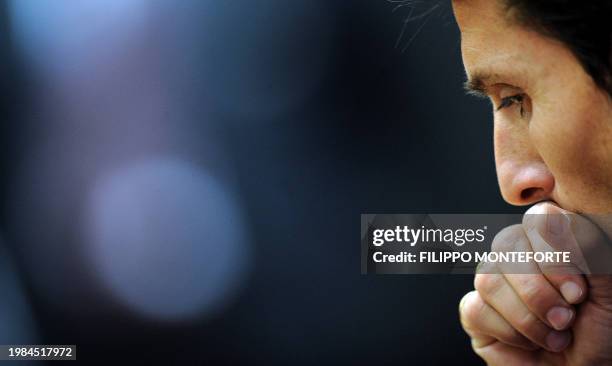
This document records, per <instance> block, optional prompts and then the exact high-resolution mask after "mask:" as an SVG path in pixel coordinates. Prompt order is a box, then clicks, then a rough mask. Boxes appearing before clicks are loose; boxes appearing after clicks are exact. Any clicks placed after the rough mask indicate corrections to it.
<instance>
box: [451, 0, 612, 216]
mask: <svg viewBox="0 0 612 366" xmlns="http://www.w3.org/2000/svg"><path fill="white" fill-rule="evenodd" d="M453 8H454V12H455V17H456V19H457V23H458V24H459V28H460V30H461V51H462V55H463V62H464V65H465V69H466V72H467V75H468V84H469V85H471V86H472V88H475V89H478V90H480V91H482V92H484V93H485V94H486V95H487V96H488V97H489V98H490V100H491V102H492V104H493V108H494V124H495V126H494V131H495V134H494V135H495V136H494V141H495V163H496V167H497V176H498V180H499V185H500V188H501V192H502V195H503V197H504V199H505V200H506V201H507V202H509V203H511V204H514V205H528V204H532V203H534V202H537V201H541V200H553V201H555V202H557V203H558V204H559V205H560V206H561V207H563V208H565V209H567V210H570V211H574V212H578V213H584V214H592V213H612V101H611V99H610V98H609V97H608V94H607V93H605V92H603V91H602V90H601V89H599V88H597V86H596V85H595V83H594V82H593V80H592V79H591V78H590V76H589V75H588V74H587V73H586V72H585V71H584V70H583V68H582V67H581V65H580V63H579V62H578V60H577V59H576V58H575V57H574V56H573V54H572V53H571V52H570V50H569V49H568V48H567V47H565V46H564V45H563V44H561V43H560V42H559V41H556V40H554V39H552V38H548V37H545V36H543V35H541V34H539V33H536V32H535V31H532V30H530V29H527V28H526V27H524V26H521V25H519V24H518V23H516V22H514V21H513V20H512V15H510V14H508V13H507V11H506V9H505V8H504V6H503V5H501V2H500V1H493V0H454V1H453Z"/></svg>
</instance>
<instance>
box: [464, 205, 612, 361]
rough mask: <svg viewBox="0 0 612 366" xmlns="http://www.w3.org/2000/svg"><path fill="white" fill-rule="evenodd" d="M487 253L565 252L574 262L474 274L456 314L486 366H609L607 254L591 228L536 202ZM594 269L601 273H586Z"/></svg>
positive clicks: (611, 296)
mask: <svg viewBox="0 0 612 366" xmlns="http://www.w3.org/2000/svg"><path fill="white" fill-rule="evenodd" d="M533 213H544V214H542V215H539V214H537V215H536V214H533ZM560 213H564V215H560ZM532 214H533V215H532ZM492 250H494V251H547V250H548V251H550V250H555V251H570V252H571V253H572V254H571V256H572V261H573V263H571V264H568V265H567V266H565V267H564V265H561V264H559V263H555V264H554V266H552V267H551V266H550V265H547V264H544V263H539V264H536V263H533V262H531V263H525V264H522V265H524V266H526V267H523V268H522V269H521V270H517V267H516V264H510V265H509V266H508V265H502V264H498V265H496V268H494V271H493V270H492V269H493V268H491V267H489V268H486V272H487V273H486V274H485V273H480V272H481V270H480V269H479V273H478V274H477V275H476V277H475V280H474V287H475V288H476V291H472V292H469V293H468V294H466V295H465V296H464V297H463V299H462V300H461V303H460V306H459V309H460V317H461V324H462V326H463V328H464V329H465V331H466V332H467V333H468V335H469V336H470V337H471V340H472V347H473V348H474V351H475V352H476V353H477V354H478V355H479V356H480V357H482V358H483V359H484V360H485V361H486V362H487V364H489V365H504V366H512V365H612V275H610V273H612V267H609V266H610V265H612V260H611V258H612V249H611V248H610V246H609V244H608V239H607V238H606V237H605V235H604V234H603V233H601V231H600V230H599V229H598V228H597V227H596V226H595V225H593V224H592V223H591V222H590V221H588V220H586V219H585V218H583V217H581V216H578V215H575V214H570V213H569V212H567V211H565V210H563V209H561V208H559V207H557V206H555V205H553V204H551V203H542V204H539V205H536V206H534V207H532V208H531V209H530V210H529V211H527V213H526V215H525V216H524V219H523V222H522V224H520V225H514V226H510V227H508V228H506V229H504V230H502V231H501V232H500V233H499V234H498V235H497V236H496V237H495V239H494V241H493V244H492ZM574 258H575V260H574ZM593 263H594V264H595V265H598V266H600V267H597V270H592V271H591V270H590V269H589V264H593ZM487 265H490V263H489V264H487ZM602 265H603V267H602ZM606 266H608V267H606ZM602 268H606V269H607V272H602V271H601V269H602ZM589 271H590V272H589ZM584 273H593V274H587V275H584ZM594 273H599V274H594ZM601 273H607V274H601Z"/></svg>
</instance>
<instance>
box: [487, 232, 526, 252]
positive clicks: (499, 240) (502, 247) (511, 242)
mask: <svg viewBox="0 0 612 366" xmlns="http://www.w3.org/2000/svg"><path fill="white" fill-rule="evenodd" d="M523 235H524V232H523V228H522V227H521V225H512V226H508V227H506V228H504V229H503V230H501V231H500V232H499V233H497V235H495V237H494V238H493V243H492V244H491V251H494V252H509V251H512V250H513V249H514V248H515V247H516V243H517V242H518V241H519V240H520V239H521V238H522V236H523Z"/></svg>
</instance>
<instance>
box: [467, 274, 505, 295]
mask: <svg viewBox="0 0 612 366" xmlns="http://www.w3.org/2000/svg"><path fill="white" fill-rule="evenodd" d="M502 280H503V278H502V276H501V275H500V274H477V275H476V277H474V288H475V289H476V290H477V291H478V292H480V293H483V294H491V293H495V292H496V291H497V290H498V289H499V288H500V287H501V286H502Z"/></svg>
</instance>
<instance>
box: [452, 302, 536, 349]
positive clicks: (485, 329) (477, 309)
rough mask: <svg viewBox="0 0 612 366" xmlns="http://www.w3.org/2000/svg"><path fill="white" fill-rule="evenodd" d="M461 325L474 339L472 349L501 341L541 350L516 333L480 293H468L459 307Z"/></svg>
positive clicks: (523, 347)
mask: <svg viewBox="0 0 612 366" xmlns="http://www.w3.org/2000/svg"><path fill="white" fill-rule="evenodd" d="M459 314H460V319H461V325H462V326H463V329H464V330H465V331H466V333H467V334H468V335H469V336H470V337H471V338H472V347H474V349H476V348H482V347H485V346H487V345H489V344H491V343H493V342H496V341H500V342H503V343H505V344H508V345H512V346H515V347H519V348H522V349H526V350H534V349H537V348H539V347H538V346H537V345H536V344H534V343H533V342H531V341H530V340H528V339H527V338H525V336H523V335H522V334H520V333H519V332H517V331H516V329H514V328H513V327H512V326H511V325H510V324H509V323H508V322H507V321H506V320H505V319H504V318H503V317H502V316H501V315H499V313H497V311H495V309H493V308H492V307H491V306H489V305H488V304H487V303H486V302H484V300H483V299H482V298H481V297H480V295H479V294H478V292H476V291H472V292H468V293H467V294H466V295H465V296H464V297H463V299H461V302H460V305H459Z"/></svg>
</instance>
